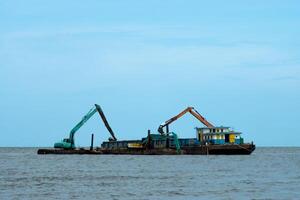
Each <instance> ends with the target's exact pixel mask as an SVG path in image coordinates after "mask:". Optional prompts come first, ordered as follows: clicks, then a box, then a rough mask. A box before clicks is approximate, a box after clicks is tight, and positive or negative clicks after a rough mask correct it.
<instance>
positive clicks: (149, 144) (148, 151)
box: [37, 104, 255, 155]
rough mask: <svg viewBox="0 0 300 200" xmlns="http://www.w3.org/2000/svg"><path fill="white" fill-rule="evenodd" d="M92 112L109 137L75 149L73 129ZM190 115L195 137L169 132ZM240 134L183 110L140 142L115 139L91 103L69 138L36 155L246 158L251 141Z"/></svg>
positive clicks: (250, 147)
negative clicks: (196, 124) (196, 122)
mask: <svg viewBox="0 0 300 200" xmlns="http://www.w3.org/2000/svg"><path fill="white" fill-rule="evenodd" d="M96 112H98V113H99V115H100V117H101V118H102V121H103V122H104V125H105V126H106V128H107V130H108V131H109V133H110V135H111V137H110V138H109V139H108V141H104V142H103V143H102V144H101V146H100V147H97V148H95V149H94V148H93V135H92V142H91V147H90V149H82V148H80V149H77V148H76V147H75V142H74V141H75V140H74V136H75V133H76V131H77V130H79V129H80V127H81V126H82V125H83V124H85V122H87V121H88V120H89V119H90V118H91V117H92V116H93V115H94V114H95V113H96ZM186 113H190V114H192V115H193V116H194V117H195V118H196V119H198V120H199V121H200V122H201V123H202V124H204V125H205V127H196V128H195V129H196V137H195V138H179V137H178V135H177V134H176V133H174V132H171V131H169V125H170V124H171V123H173V122H174V121H176V120H177V119H179V118H180V117H182V116H183V115H185V114H186ZM241 134H242V133H241V132H236V131H234V130H233V129H231V128H230V127H224V126H214V125H212V124H211V123H210V122H208V121H207V120H206V119H205V118H204V117H203V116H202V115H201V114H200V113H199V112H197V110H195V109H194V108H193V107H187V108H186V109H185V110H183V111H182V112H180V113H179V114H178V115H176V116H174V117H172V118H170V119H169V120H167V121H165V122H164V123H163V124H161V125H160V126H159V127H158V133H157V134H153V133H151V132H150V130H148V134H147V136H146V137H144V138H142V139H140V140H120V141H119V140H117V138H116V136H115V134H114V132H113V130H112V128H111V127H110V125H109V123H108V122H107V119H106V117H105V115H104V113H103V111H102V109H101V107H100V106H99V105H97V104H95V107H94V108H93V109H91V110H90V111H89V112H88V113H87V114H86V115H85V116H84V117H83V118H82V120H81V121H80V122H79V123H78V124H77V125H76V126H75V127H74V128H73V129H72V130H71V132H70V134H69V138H65V139H63V140H62V141H61V142H57V143H55V144H54V149H39V150H38V152H37V153H38V154H130V155H177V154H191V155H218V154H223V155H242V154H245V155H249V154H251V153H252V152H253V151H254V150H255V145H254V144H253V142H251V143H244V139H243V138H242V137H241Z"/></svg>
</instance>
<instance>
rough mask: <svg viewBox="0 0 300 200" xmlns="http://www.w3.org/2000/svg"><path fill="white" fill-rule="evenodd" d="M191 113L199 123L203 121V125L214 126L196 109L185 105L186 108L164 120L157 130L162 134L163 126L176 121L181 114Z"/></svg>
mask: <svg viewBox="0 0 300 200" xmlns="http://www.w3.org/2000/svg"><path fill="white" fill-rule="evenodd" d="M188 112H189V113H191V114H192V115H193V116H194V117H195V118H196V119H198V120H199V121H200V122H201V123H203V124H204V125H205V126H207V127H210V128H211V127H214V125H212V124H211V123H209V122H208V121H207V120H206V119H205V118H204V117H203V116H202V115H201V114H200V113H199V112H198V111H197V110H195V109H194V108H193V107H187V108H186V109H184V110H183V111H182V112H180V113H179V114H178V115H176V116H174V117H172V118H171V119H169V120H167V121H165V122H164V123H163V124H161V125H160V126H159V127H158V132H159V133H161V134H164V130H163V128H164V127H168V126H169V124H171V123H172V122H174V121H176V120H177V119H179V118H180V117H182V116H183V115H185V114H186V113H188Z"/></svg>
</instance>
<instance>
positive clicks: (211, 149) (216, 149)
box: [37, 144, 255, 155]
mask: <svg viewBox="0 0 300 200" xmlns="http://www.w3.org/2000/svg"><path fill="white" fill-rule="evenodd" d="M254 150H255V145H253V144H243V145H233V144H232V145H231V144H230V145H207V146H205V145H203V146H196V147H182V148H181V150H180V151H176V150H175V149H167V148H163V149H134V148H132V149H130V148H118V149H97V150H83V149H74V150H64V149H39V150H38V152H37V153H38V154H96V155H97V154H119V155H178V154H181V155H249V154H251V153H252V152H253V151H254Z"/></svg>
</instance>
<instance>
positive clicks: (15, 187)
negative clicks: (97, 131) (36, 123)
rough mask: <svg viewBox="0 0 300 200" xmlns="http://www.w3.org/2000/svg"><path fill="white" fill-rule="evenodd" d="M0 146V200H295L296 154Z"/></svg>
mask: <svg viewBox="0 0 300 200" xmlns="http://www.w3.org/2000/svg"><path fill="white" fill-rule="evenodd" d="M36 152H37V148H0V169H1V170H0V199H107V200H108V199H139V200H140V199H145V200H146V199H176V200H177V199H184V200H186V199H187V200H189V199H300V148H291V147H290V148H283V147H281V148H269V147H268V148H267V147H266V148H262V147H261V148H259V147H258V148H257V149H256V150H255V151H254V152H253V153H252V154H251V155H233V156H227V155H218V156H215V155H208V156H207V155H172V156H162V155H159V156H145V155H37V153H36Z"/></svg>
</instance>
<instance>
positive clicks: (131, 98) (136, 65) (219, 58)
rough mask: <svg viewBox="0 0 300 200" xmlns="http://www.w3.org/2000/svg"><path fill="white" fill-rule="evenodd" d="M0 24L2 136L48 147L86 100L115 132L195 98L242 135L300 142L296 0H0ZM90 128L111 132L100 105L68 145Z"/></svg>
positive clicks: (138, 128) (143, 127) (148, 125)
mask: <svg viewBox="0 0 300 200" xmlns="http://www.w3.org/2000/svg"><path fill="white" fill-rule="evenodd" d="M0 22H1V26H0V97H1V104H0V110H1V112H0V113H1V115H0V131H1V140H0V146H52V145H53V143H54V142H56V141H58V140H60V139H62V138H63V137H65V136H68V133H69V131H70V130H71V128H72V127H73V126H74V125H75V124H76V123H77V122H78V121H79V120H80V119H81V117H82V116H83V115H84V114H85V113H87V112H88V110H89V109H90V108H91V107H92V106H93V104H94V103H98V104H100V105H101V106H102V108H103V110H104V112H105V113H106V115H107V118H108V120H109V122H110V123H111V126H112V128H113V130H114V131H115V132H116V135H117V137H118V138H119V139H135V138H141V137H143V136H145V135H146V133H147V129H151V130H152V132H155V131H156V129H157V127H158V126H159V124H161V123H162V122H163V121H165V120H167V119H169V118H170V117H172V116H173V115H175V114H177V113H178V112H180V111H181V110H183V109H184V108H186V107H187V106H194V107H195V108H196V109H197V110H198V111H199V112H200V113H201V114H202V115H203V116H205V117H206V118H207V120H208V121H210V122H211V123H213V124H214V125H223V126H232V127H234V128H235V130H238V131H242V132H243V135H244V138H245V141H254V142H255V143H256V144H257V145H259V146H300V142H299V141H300V132H299V125H298V124H299V114H300V90H299V88H300V38H299V35H300V26H299V24H300V3H299V1H196V0H195V1H192V0H191V1H183V0H182V1H176V0H172V1H167V0H166V1H138V0H136V1H134V0H132V1H130V0H127V1H118V0H113V1H84V2H83V1H54V0H52V1H32V0H28V1H12V0H2V1H0ZM196 126H202V125H201V124H200V123H199V122H198V121H197V120H196V119H194V118H193V117H191V116H189V115H187V116H185V117H183V118H182V119H180V120H178V121H177V122H175V123H174V124H173V125H172V126H171V127H170V128H171V130H173V131H174V132H176V133H178V135H179V136H180V137H195V130H194V127H196ZM91 133H95V135H96V140H97V142H96V144H97V145H99V144H100V142H102V141H103V140H106V139H107V138H108V137H109V133H108V132H107V130H106V129H105V127H104V125H103V124H102V122H101V120H100V118H99V116H98V115H95V116H94V117H93V118H92V119H91V120H90V121H89V122H87V123H86V124H85V126H84V127H82V129H80V130H79V131H78V133H77V135H76V143H77V145H78V146H88V145H89V139H90V134H91Z"/></svg>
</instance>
